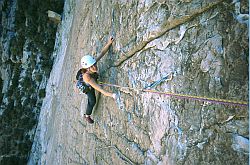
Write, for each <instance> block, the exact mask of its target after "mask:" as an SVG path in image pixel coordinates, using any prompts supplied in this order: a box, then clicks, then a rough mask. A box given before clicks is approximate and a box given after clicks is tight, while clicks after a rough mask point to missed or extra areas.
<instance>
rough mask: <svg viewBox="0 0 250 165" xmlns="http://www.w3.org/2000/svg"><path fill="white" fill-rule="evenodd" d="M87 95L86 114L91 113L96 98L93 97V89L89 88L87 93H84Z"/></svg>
mask: <svg viewBox="0 0 250 165" xmlns="http://www.w3.org/2000/svg"><path fill="white" fill-rule="evenodd" d="M86 94H87V96H88V105H87V110H86V115H91V114H92V111H93V108H94V106H95V103H96V98H95V89H94V88H91V89H90V91H88V93H86Z"/></svg>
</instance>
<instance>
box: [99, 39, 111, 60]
mask: <svg viewBox="0 0 250 165" xmlns="http://www.w3.org/2000/svg"><path fill="white" fill-rule="evenodd" d="M113 41H114V38H113V37H110V38H109V40H108V42H107V44H106V45H105V46H104V47H103V48H102V51H101V53H100V55H99V56H98V57H97V58H96V62H98V61H99V60H100V59H101V58H102V57H103V56H104V55H105V54H106V53H107V51H108V50H109V47H110V46H111V45H112V43H113Z"/></svg>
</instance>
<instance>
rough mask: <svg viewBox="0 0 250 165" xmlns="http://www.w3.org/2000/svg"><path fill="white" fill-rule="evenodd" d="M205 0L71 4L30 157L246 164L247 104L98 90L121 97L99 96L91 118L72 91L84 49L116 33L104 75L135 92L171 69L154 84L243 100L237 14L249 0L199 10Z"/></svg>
mask: <svg viewBox="0 0 250 165" xmlns="http://www.w3.org/2000/svg"><path fill="white" fill-rule="evenodd" d="M211 4H212V3H211V1H200V0H195V1H189V0H181V1H174V0H170V1H168V2H165V1H161V0H158V1H123V0H119V1H105V2H104V1H102V2H101V1H97V0H96V1H80V0H77V1H74V3H73V1H67V2H66V6H67V7H65V13H67V14H66V15H65V17H64V20H63V23H62V27H61V28H60V31H61V32H60V36H59V37H58V41H57V43H58V46H59V48H58V50H57V52H55V53H57V59H56V62H55V65H54V66H53V70H52V73H51V77H50V80H49V82H48V85H47V90H46V92H47V94H46V98H45V100H44V103H43V108H42V111H41V114H40V119H39V125H38V128H37V132H36V137H35V142H34V144H33V149H32V153H31V156H30V161H29V164H34V163H38V164H48V165H49V164H169V165H172V164H187V165H189V164H248V154H249V151H248V139H249V135H248V134H249V132H248V109H247V108H246V107H245V108H244V107H235V106H225V105H220V104H214V103H207V102H201V101H194V100H190V99H174V98H172V97H168V96H166V95H159V94H155V93H147V92H141V91H134V90H128V89H121V90H118V89H117V88H110V87H104V88H105V89H107V90H112V91H113V92H117V93H119V95H120V100H119V101H118V102H116V101H114V100H113V99H111V98H108V97H104V96H103V95H98V104H97V105H96V108H95V111H94V113H93V116H94V119H95V124H94V125H89V124H87V123H86V121H85V120H84V119H83V114H84V112H85V108H86V102H87V100H86V96H85V95H79V94H77V93H74V89H73V83H72V82H73V80H74V76H75V73H76V71H77V70H78V68H79V67H80V63H79V61H80V58H81V56H82V55H84V54H86V53H92V54H94V55H96V54H97V53H98V52H100V51H101V48H102V47H103V45H104V43H105V42H106V41H107V39H108V37H109V36H110V35H113V36H114V37H115V42H114V44H113V47H112V48H111V49H110V51H109V53H108V54H107V55H106V56H105V57H104V58H103V59H102V60H101V62H100V64H99V69H100V70H101V73H102V74H101V81H103V82H109V83H113V84H119V85H121V86H126V87H132V88H138V89H141V88H144V87H146V86H148V85H150V84H151V83H152V82H154V81H157V80H160V79H161V78H162V77H164V76H166V75H168V74H169V73H173V79H172V80H171V81H166V82H162V83H161V84H159V85H158V86H157V87H155V89H156V90H158V91H162V92H173V93H178V94H187V95H194V96H205V97H212V98H221V99H228V100H241V101H247V100H248V52H249V48H248V31H247V26H248V25H247V24H246V23H244V21H243V22H242V21H239V19H238V18H239V17H240V15H239V14H247V13H248V2H247V1H242V2H241V3H239V2H237V3H232V2H229V1H226V2H223V3H220V4H216V5H214V6H212V7H211V8H210V9H209V10H200V9H204V8H206V7H208V6H209V5H211ZM239 8H240V10H239ZM197 11H202V13H199V14H196V15H195V16H194V17H192V14H194V13H195V12H197ZM239 11H240V12H241V13H239ZM72 16H73V20H72ZM186 16H187V17H186ZM189 17H190V18H189ZM191 17H192V19H191ZM171 26H173V27H172V28H169V27H171ZM168 28H169V29H168ZM164 30H165V31H164ZM156 36H157V37H156ZM112 66H113V67H112Z"/></svg>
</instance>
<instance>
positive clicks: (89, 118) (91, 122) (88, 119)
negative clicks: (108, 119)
mask: <svg viewBox="0 0 250 165" xmlns="http://www.w3.org/2000/svg"><path fill="white" fill-rule="evenodd" d="M84 117H85V119H86V120H87V122H89V123H90V124H93V123H94V120H93V119H91V117H90V116H86V115H85V116H84Z"/></svg>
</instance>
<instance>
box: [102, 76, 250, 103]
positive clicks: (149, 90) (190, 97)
mask: <svg viewBox="0 0 250 165" xmlns="http://www.w3.org/2000/svg"><path fill="white" fill-rule="evenodd" d="M166 77H167V76H166ZM99 83H100V84H101V85H104V86H110V87H116V88H121V89H130V90H135V91H141V92H149V93H155V94H163V95H167V96H170V97H173V98H177V99H191V100H198V101H205V102H210V103H214V104H223V105H231V106H240V107H247V106H248V103H247V102H246V101H235V100H226V99H217V98H209V97H201V96H192V95H185V94H176V93H171V92H160V91H156V90H151V89H137V88H132V87H123V86H120V85H115V84H108V83H104V82H99ZM151 85H152V84H151ZM152 86H155V85H154V84H153V85H152Z"/></svg>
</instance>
